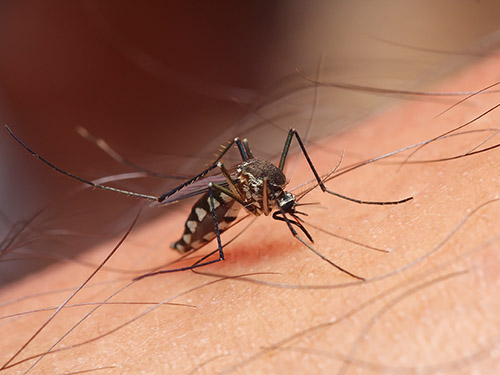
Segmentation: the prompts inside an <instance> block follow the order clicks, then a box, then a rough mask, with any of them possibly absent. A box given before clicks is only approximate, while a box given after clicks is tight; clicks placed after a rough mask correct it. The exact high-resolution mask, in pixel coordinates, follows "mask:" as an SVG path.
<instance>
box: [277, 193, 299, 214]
mask: <svg viewBox="0 0 500 375" xmlns="http://www.w3.org/2000/svg"><path fill="white" fill-rule="evenodd" d="M295 203H296V202H295V196H294V195H293V194H291V193H285V196H284V197H283V198H282V199H281V200H280V207H281V208H282V209H283V211H285V212H292V211H293V210H294V208H295Z"/></svg>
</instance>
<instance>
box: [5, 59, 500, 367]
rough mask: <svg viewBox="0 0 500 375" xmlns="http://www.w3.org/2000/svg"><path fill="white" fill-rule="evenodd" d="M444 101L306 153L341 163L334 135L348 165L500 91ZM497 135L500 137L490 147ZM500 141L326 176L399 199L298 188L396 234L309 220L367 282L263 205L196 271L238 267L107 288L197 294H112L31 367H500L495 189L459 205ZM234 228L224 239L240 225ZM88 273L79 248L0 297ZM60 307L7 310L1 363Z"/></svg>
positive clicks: (456, 82) (96, 256)
mask: <svg viewBox="0 0 500 375" xmlns="http://www.w3.org/2000/svg"><path fill="white" fill-rule="evenodd" d="M498 64H499V60H498V58H496V59H493V58H492V59H489V60H486V61H483V62H482V63H481V64H478V65H476V66H474V67H471V68H469V69H468V71H467V72H466V73H464V74H456V76H455V77H454V78H453V80H451V81H449V82H447V83H446V84H445V85H442V86H441V87H439V88H436V89H435V90H443V91H454V90H463V89H464V88H465V89H480V88H482V87H485V86H487V85H489V84H492V83H494V82H495V81H497V80H498V74H497V67H498ZM457 100H458V99H457ZM454 101H456V100H455V99H454ZM450 103H451V102H450V101H447V102H446V103H443V104H437V103H436V100H430V102H429V103H422V102H417V103H412V102H410V103H406V104H404V105H403V106H402V107H400V108H397V109H394V110H392V111H390V112H388V113H386V114H384V115H383V116H380V117H377V118H375V119H373V120H371V121H368V122H366V123H365V124H362V125H360V126H358V127H356V128H354V129H352V130H351V131H349V132H346V133H345V134H343V135H341V136H338V137H335V138H334V139H330V140H328V141H327V142H325V143H321V147H320V146H317V145H316V146H315V145H309V149H310V154H311V158H312V159H313V161H314V163H315V165H316V167H317V168H318V170H319V171H320V173H326V172H328V171H329V170H331V169H332V168H334V167H335V165H336V163H337V162H338V153H332V151H331V149H332V148H335V149H345V150H346V156H345V159H344V160H343V161H342V165H341V167H343V166H346V165H348V164H349V163H350V162H351V161H352V160H354V159H355V158H354V157H350V155H359V154H361V155H364V156H365V157H371V156H379V155H383V154H384V153H387V152H390V151H394V150H397V149H399V148H402V147H404V146H407V145H411V144H414V143H416V142H419V141H422V140H428V139H432V138H433V137H435V136H437V135H439V134H441V133H444V132H445V131H447V130H450V129H452V128H454V127H457V126H459V125H461V124H463V123H465V122H466V121H469V120H470V119H472V118H474V117H476V116H478V115H479V114H481V113H482V112H484V111H486V110H487V109H488V108H491V107H493V106H494V105H496V104H497V103H498V95H497V94H491V95H484V96H481V97H478V98H474V99H473V100H471V101H469V102H467V104H462V105H460V106H458V107H457V108H454V109H453V110H451V111H450V112H448V113H446V114H445V115H443V116H441V117H439V118H438V119H434V116H435V115H436V114H438V113H439V112H441V111H442V110H443V109H445V108H447V107H449V105H450ZM495 119H498V114H496V113H495V112H492V113H491V114H490V115H488V116H487V117H486V118H485V119H483V120H482V122H477V123H475V124H473V125H472V126H471V127H470V128H466V129H463V130H467V129H469V130H470V129H485V128H492V127H495V126H497V123H498V121H495ZM491 134H493V133H491V132H489V133H472V134H468V135H464V136H461V137H455V138H451V139H449V140H447V141H440V142H436V143H434V144H431V145H429V146H427V147H426V148H424V149H422V150H421V151H419V152H417V153H416V154H415V155H414V156H413V157H412V158H411V159H410V160H428V159H436V158H443V157H448V156H453V155H460V154H463V153H464V152H467V151H469V150H471V149H472V148H474V147H475V146H476V145H477V144H478V143H480V142H481V140H484V139H486V138H487V137H488V136H489V135H491ZM496 142H498V140H497V139H496V138H493V139H492V140H491V141H490V142H489V143H487V144H485V145H484V146H482V147H487V146H489V145H493V144H495V143H496ZM332 155H333V156H332ZM404 155H408V152H407V153H406V154H404ZM499 155H500V154H499V151H498V150H491V151H489V152H485V153H481V154H477V155H474V156H470V157H465V158H461V159H457V160H452V161H447V162H441V163H431V164H411V165H405V166H403V167H402V168H400V162H401V160H402V157H399V158H398V159H387V161H390V160H396V161H397V162H396V163H394V164H385V165H381V166H376V165H373V164H372V165H368V166H366V167H363V168H360V169H359V170H357V171H355V172H350V173H347V174H346V175H344V176H342V177H340V178H337V179H334V180H332V181H330V182H328V183H327V186H328V187H329V188H330V189H332V190H335V191H337V192H340V193H342V194H345V195H349V196H352V197H356V198H359V199H365V200H381V201H382V200H398V199H402V198H405V197H407V196H413V197H414V199H413V200H412V201H410V202H407V203H405V204H401V205H395V206H370V205H358V204H356V203H352V202H347V201H343V200H341V199H339V198H336V197H331V196H328V195H327V194H322V193H321V192H320V191H318V189H316V190H315V191H314V192H313V193H311V194H310V195H308V196H307V197H306V198H304V200H303V201H304V202H306V201H307V202H320V207H314V206H312V207H307V206H306V207H302V208H300V210H301V211H304V212H308V213H309V217H307V218H306V220H307V222H310V223H311V224H314V225H316V226H318V227H320V228H322V229H324V230H327V231H329V232H332V233H335V234H337V235H339V236H343V237H346V238H349V239H352V240H354V241H357V242H359V243H362V244H366V245H370V246H374V247H378V248H383V249H389V248H390V249H392V252H391V253H389V254H385V253H381V252H377V251H374V250H369V249H367V248H365V247H363V246H359V245H355V244H352V243H349V242H347V241H345V240H342V239H338V238H334V237H332V236H330V235H328V234H325V233H323V232H321V231H318V230H315V229H314V228H313V227H312V226H310V225H308V224H306V227H307V228H308V229H309V230H310V233H311V235H312V236H313V238H314V240H315V244H314V247H315V248H316V249H317V250H318V251H320V252H321V253H322V254H323V255H324V256H326V257H328V259H330V260H331V261H333V262H335V263H337V264H338V265H341V266H342V267H343V268H345V269H347V270H349V271H350V272H353V273H355V274H357V275H360V276H363V277H364V278H366V281H365V282H359V281H357V280H355V279H353V278H352V277H349V276H347V275H345V274H343V273H342V272H340V271H338V270H336V269H335V268H334V267H333V266H331V265H329V264H327V263H326V262H325V261H323V260H321V259H320V258H318V257H317V256H316V255H314V254H313V253H311V252H310V251H309V250H308V249H307V248H306V247H305V246H303V245H302V244H301V243H300V242H298V241H297V240H295V239H294V238H293V237H292V236H291V235H290V234H289V231H288V229H287V228H286V225H285V224H284V223H282V222H275V221H273V220H272V219H270V218H265V217H261V218H259V219H258V220H257V221H256V222H255V223H254V224H253V225H252V226H251V227H250V228H249V229H248V230H246V231H245V232H244V233H243V234H242V235H241V236H239V237H238V238H237V239H236V240H235V241H234V243H232V244H230V245H228V246H227V248H226V249H225V256H226V260H225V261H224V262H221V263H218V264H216V265H211V266H208V267H204V268H202V269H200V270H199V272H204V273H210V274H218V275H227V276H235V277H236V278H229V279H221V277H218V276H209V275H200V274H194V273H193V272H189V271H188V272H181V273H175V274H169V275H161V276H156V277H151V278H146V279H143V280H140V281H138V282H136V283H133V284H132V285H131V286H130V287H128V289H126V290H124V291H122V292H120V293H119V294H118V295H117V296H116V297H115V298H113V299H111V301H115V302H118V301H128V302H131V301H133V302H140V301H144V302H157V303H160V302H162V301H163V302H168V303H170V302H172V303H183V304H188V305H190V306H185V305H184V306H178V305H177V306H176V305H167V304H162V305H160V306H156V308H154V305H108V306H102V307H100V308H99V309H98V310H96V311H95V312H94V313H93V314H92V315H90V317H88V318H87V319H86V321H84V322H83V323H82V324H81V325H80V326H79V327H77V328H76V329H75V330H74V331H73V332H71V333H70V334H69V335H68V337H66V338H65V339H64V340H63V341H62V342H61V343H60V344H59V345H57V346H56V347H55V350H56V351H57V349H64V348H66V349H65V350H62V351H59V352H57V353H54V354H50V355H47V356H45V357H44V358H43V359H42V360H41V361H40V362H39V363H37V364H36V366H35V367H34V368H33V370H32V373H37V374H38V373H40V374H41V373H71V372H77V371H84V370H87V371H89V370H95V373H98V374H101V373H103V374H106V373H109V374H115V373H116V374H118V373H139V371H145V372H146V373H172V374H174V373H175V374H186V373H190V371H191V373H194V374H218V373H231V374H264V373H267V374H269V373H289V374H305V373H314V374H327V373H328V374H330V373H348V374H371V373H396V374H406V373H414V372H415V371H416V369H417V367H423V368H424V370H423V373H431V374H433V373H438V372H439V373H446V374H472V373H483V374H487V373H488V374H492V373H496V371H498V369H499V368H500V362H499V360H498V340H499V332H498V327H499V326H500V325H499V324H500V321H499V315H498V313H497V311H498V308H499V307H500V306H499V302H498V301H499V300H500V299H499V298H498V295H497V289H498V288H497V285H498V281H499V277H498V275H499V272H498V271H499V270H498V268H499V264H500V263H499V262H498V260H499V259H498V250H499V249H498V235H499V231H498V222H499V221H498V220H499V212H500V210H499V205H500V202H491V203H489V204H487V205H485V206H484V207H482V208H480V209H479V210H478V211H477V212H476V213H474V214H473V215H472V216H471V217H470V218H469V219H468V220H467V221H465V222H463V220H464V219H465V218H466V217H467V215H468V213H470V212H471V210H474V209H475V208H477V207H478V206H480V205H481V204H484V203H486V202H488V201H490V200H492V199H494V198H495V197H497V196H498V186H499V185H498V165H499V163H498V162H499V161H500V160H499V159H500V156H499ZM357 159H358V160H359V158H357ZM297 160H298V162H297V163H296V166H294V168H293V172H292V173H291V174H290V175H289V178H290V179H291V182H290V184H289V187H292V186H294V185H297V184H299V183H301V182H303V181H305V180H308V179H310V178H312V174H311V173H310V172H309V170H308V167H307V165H306V163H305V162H304V161H303V159H302V158H301V157H300V156H299V158H298V159H297ZM290 164H291V163H290ZM322 207H323V208H322ZM324 208H326V209H324ZM185 217H186V210H176V211H174V212H172V213H171V214H170V215H169V216H168V217H167V218H161V219H159V220H157V221H155V222H153V223H151V224H150V225H148V226H143V227H141V228H140V229H138V230H133V233H132V234H131V237H130V238H127V239H126V240H125V242H124V245H123V246H122V247H121V248H120V249H119V250H118V252H117V253H116V254H115V255H114V256H113V258H112V259H111V260H110V261H109V263H108V265H109V266H112V267H118V268H121V269H144V268H148V267H155V266H158V265H159V264H163V263H165V262H166V261H171V260H174V259H176V257H177V255H176V253H175V252H173V251H172V250H170V249H167V244H168V243H170V242H171V241H173V240H176V239H177V237H178V236H179V234H180V233H181V231H182V225H183V224H182V223H183V221H184V219H185ZM130 221H132V218H131V220H130ZM461 223H463V225H461ZM459 225H461V226H460V227H459ZM243 226H244V223H242V224H240V226H239V228H243ZM455 229H457V231H456V232H455V233H454V230H455ZM231 233H232V234H231ZM231 233H227V234H226V235H225V236H223V240H225V241H228V239H229V238H231V237H232V236H233V235H235V234H237V233H238V231H237V230H234V231H232V232H231ZM299 235H301V236H302V237H304V236H303V235H302V234H301V233H300V232H299ZM117 242H118V239H115V240H113V241H112V242H110V243H105V244H103V245H102V246H100V247H99V248H98V249H95V250H94V251H92V252H91V253H90V254H89V255H88V257H87V258H86V259H92V261H93V262H95V263H99V262H101V261H102V260H103V259H104V258H105V257H106V255H107V254H108V253H109V252H110V251H111V249H112V248H113V247H114V246H115V245H116V243H117ZM210 249H215V245H213V244H212V245H211V246H210ZM206 252H207V251H205V253H206ZM192 262H193V261H190V262H185V263H181V265H188V264H191V263H192ZM91 272H92V268H89V267H84V266H82V265H78V264H74V263H63V264H58V265H56V266H53V267H50V268H49V269H47V270H45V271H43V272H41V273H40V274H37V275H31V276H30V277H28V278H26V279H24V280H22V281H20V282H19V283H16V284H13V285H10V286H9V287H8V288H6V289H4V290H3V298H2V300H10V299H13V298H16V297H19V296H26V295H29V294H31V293H34V292H36V291H40V290H56V289H61V288H67V287H73V288H74V287H76V286H77V285H78V284H79V283H81V282H83V281H84V280H85V279H86V278H87V277H88V276H89V275H90V273H91ZM245 275H246V276H245ZM132 277H133V276H131V275H118V276H117V274H116V273H111V272H107V271H101V272H99V273H98V274H97V275H96V276H95V278H94V279H93V280H92V281H91V283H90V284H95V283H96V282H98V281H103V280H112V281H113V282H112V283H111V284H102V285H100V286H98V287H89V286H87V287H85V288H83V290H82V291H81V292H80V293H79V294H78V295H77V296H76V297H75V298H74V299H73V300H72V301H70V302H69V304H73V303H78V302H89V301H94V302H95V301H103V300H104V299H106V298H107V297H110V296H111V294H112V293H114V292H115V291H117V290H118V289H119V288H120V287H121V286H124V285H126V284H128V283H129V282H130V280H131V278H132ZM118 278H120V279H121V281H117V279H118ZM375 279H379V280H375ZM266 282H267V283H268V284H266ZM67 296H69V292H65V293H62V294H54V295H48V296H43V297H38V298H35V299H27V300H25V301H20V302H18V303H16V304H13V305H11V306H7V307H4V308H3V312H2V315H7V314H9V313H13V312H19V311H28V310H32V309H36V308H41V307H48V306H57V305H60V304H61V303H62V302H63V301H64V298H66V297H67ZM94 307H95V306H85V307H74V308H71V309H63V310H62V311H60V312H59V313H58V315H56V316H55V318H54V319H53V320H52V321H51V322H49V323H48V324H47V326H46V327H45V328H44V329H43V330H42V332H41V333H40V334H39V336H38V337H37V338H35V339H34V340H33V341H32V342H31V343H30V344H29V345H28V346H27V348H26V350H25V351H23V352H22V353H21V354H20V355H19V356H17V357H16V358H15V359H14V360H13V361H12V362H13V363H14V362H17V361H19V360H22V359H23V358H26V357H30V356H32V355H38V354H40V353H43V352H44V351H46V350H47V349H48V348H49V347H50V346H51V345H52V344H53V343H54V342H55V341H56V340H57V339H58V338H60V337H61V336H62V335H63V334H64V333H65V332H67V331H68V330H69V329H70V327H72V326H73V325H74V324H75V323H76V322H77V321H78V320H80V319H82V318H83V317H84V316H85V314H86V313H87V312H88V311H90V309H92V308H94ZM148 309H151V311H149V310H148ZM145 312H146V313H145ZM50 314H51V312H43V313H36V314H31V315H27V316H24V317H21V318H18V319H15V320H14V319H13V320H7V321H6V322H7V324H5V323H4V325H3V327H2V329H3V330H4V337H9V342H8V343H7V345H4V349H3V351H2V363H5V362H6V361H7V359H8V358H9V357H10V356H12V354H13V353H14V352H15V351H16V350H18V349H19V348H20V347H21V345H22V344H23V343H25V342H26V341H27V340H28V338H29V337H30V336H31V335H32V334H33V333H34V332H35V331H36V330H37V329H38V328H39V327H40V326H41V325H42V324H43V323H44V322H46V320H47V319H48V318H49V316H50ZM294 335H295V336H294ZM89 340H90V341H89ZM72 345H73V347H70V346H72ZM37 358H39V357H37ZM349 359H350V360H349ZM33 363H34V360H30V361H27V362H24V363H21V364H19V365H17V366H14V367H12V368H10V369H9V370H7V371H6V373H7V372H10V371H12V372H16V371H19V372H22V371H25V370H26V369H28V368H29V367H30V366H31V365H32V364H33Z"/></svg>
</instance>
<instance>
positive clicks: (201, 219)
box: [170, 190, 241, 253]
mask: <svg viewBox="0 0 500 375" xmlns="http://www.w3.org/2000/svg"><path fill="white" fill-rule="evenodd" d="M212 195H213V198H214V200H213V203H214V207H215V214H216V216H217V222H218V224H219V232H220V233H222V232H224V230H226V229H227V228H228V227H229V225H230V224H231V223H232V222H233V221H234V220H236V217H237V216H238V212H239V211H240V209H241V206H240V205H239V204H238V203H236V201H235V200H234V199H232V198H231V197H229V196H228V195H226V194H224V193H221V192H220V191H217V190H216V191H213V193H212ZM235 203H236V204H235ZM215 237H216V234H215V224H214V217H213V215H212V207H211V203H210V195H209V193H208V192H207V193H205V194H203V195H202V196H201V198H200V199H198V201H197V202H196V203H195V204H194V205H193V208H192V209H191V213H190V214H189V216H188V218H187V220H186V224H185V229H184V233H183V235H182V237H181V239H180V240H178V241H177V242H174V243H172V244H171V245H170V246H171V247H172V248H173V249H175V250H177V251H179V252H181V253H185V252H187V251H189V250H196V249H198V248H200V247H202V246H203V245H205V244H206V243H207V242H210V241H211V240H213V239H214V238H215Z"/></svg>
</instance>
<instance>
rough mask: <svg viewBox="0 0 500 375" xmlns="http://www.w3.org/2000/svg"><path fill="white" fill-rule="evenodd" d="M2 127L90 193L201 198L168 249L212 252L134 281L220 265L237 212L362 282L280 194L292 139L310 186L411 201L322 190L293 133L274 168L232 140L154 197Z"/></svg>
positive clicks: (289, 197)
mask: <svg viewBox="0 0 500 375" xmlns="http://www.w3.org/2000/svg"><path fill="white" fill-rule="evenodd" d="M5 128H6V129H7V131H8V132H9V133H10V135H11V136H12V137H13V138H14V139H15V140H16V141H17V142H18V143H19V144H20V145H21V146H22V147H23V148H24V149H26V150H27V151H28V152H29V153H31V155H32V156H34V157H36V158H38V159H39V160H41V161H42V162H43V163H45V164H46V165H48V166H49V167H51V168H52V169H54V170H56V171H57V172H59V173H62V174H64V175H66V176H68V177H71V178H73V179H76V180H78V181H80V182H83V183H85V184H87V185H90V186H92V187H94V188H98V189H103V190H108V191H112V192H115V193H119V194H124V195H128V196H132V197H137V198H141V199H146V200H150V201H154V202H157V204H158V205H165V204H170V203H174V202H177V201H180V200H183V199H186V198H188V197H193V196H197V195H200V194H201V197H200V198H199V199H198V200H197V201H196V202H195V203H194V205H193V207H192V209H191V212H190V214H189V216H188V218H187V220H186V222H185V225H184V227H185V228H184V232H183V234H182V236H181V238H180V239H179V240H178V241H176V242H174V243H172V244H171V247H172V248H173V249H174V250H177V251H178V252H179V253H181V254H186V253H188V252H195V251H196V250H199V249H200V248H201V247H203V246H204V245H206V244H207V243H209V242H211V241H212V240H213V239H214V238H215V239H216V240H217V250H215V251H213V252H211V253H209V254H208V255H205V256H204V257H202V258H201V259H199V260H198V261H196V262H195V263H194V264H192V265H190V266H187V267H181V268H176V269H167V270H160V271H154V272H151V273H147V274H144V275H141V276H139V277H137V278H136V279H135V280H139V279H142V278H145V277H149V276H153V275H158V274H163V273H170V272H179V271H185V270H192V269H195V268H199V267H203V266H207V265H209V264H213V263H217V262H220V261H223V260H224V259H225V258H224V250H223V248H224V246H223V244H222V240H221V234H222V233H223V232H224V231H226V230H227V229H228V228H229V227H230V226H231V224H233V223H234V222H235V221H236V218H237V216H238V213H239V212H240V210H241V209H242V208H243V209H244V210H245V211H246V212H247V213H248V214H250V215H254V216H260V215H262V214H264V215H265V216H269V215H271V216H272V218H273V219H274V220H278V221H282V222H284V223H286V225H287V227H288V229H289V230H290V232H291V234H292V235H293V236H294V237H295V238H296V239H297V240H299V241H300V242H301V243H302V244H304V245H306V246H307V247H308V248H309V249H311V250H312V251H313V252H314V253H316V254H317V255H319V256H320V257H321V258H322V259H323V260H325V261H327V262H328V263H329V264H331V265H332V266H334V267H335V268H337V269H338V270H339V271H341V272H343V273H345V274H347V275H349V276H351V277H353V278H355V279H359V280H364V278H362V277H360V276H357V275H355V274H353V273H351V272H349V271H348V270H346V269H344V268H342V267H340V266H338V265H336V264H335V263H333V262H332V261H330V260H329V259H327V258H325V257H323V256H322V255H321V254H320V253H319V252H317V251H316V250H315V249H314V248H313V247H312V246H311V245H310V244H311V243H314V240H313V238H312V236H311V235H310V234H309V232H308V231H307V229H306V228H305V227H304V225H303V224H302V220H301V219H300V215H306V214H305V213H303V212H300V211H298V210H297V207H298V205H299V203H298V200H297V198H296V196H295V195H294V194H293V193H291V192H289V191H286V190H285V188H286V185H287V182H288V181H287V178H286V176H285V174H284V173H283V169H284V167H285V162H286V159H287V156H288V152H289V150H290V146H291V143H292V141H293V139H294V138H295V139H296V141H297V143H298V145H299V147H300V150H301V152H302V154H303V155H304V158H305V159H306V161H307V164H308V165H309V168H310V169H311V171H312V173H313V175H314V178H315V180H316V185H317V186H319V187H320V189H321V190H322V191H323V192H324V193H328V194H331V195H334V196H336V197H339V198H342V199H346V200H348V201H351V202H355V203H358V204H374V205H396V204H401V203H405V202H408V201H409V200H412V199H413V197H408V198H405V199H401V200H398V201H388V202H374V201H364V200H359V199H355V198H350V197H347V196H344V195H342V194H339V193H336V192H334V191H331V190H329V189H327V188H326V186H325V184H324V180H323V179H321V177H320V175H319V174H318V172H317V171H316V168H315V167H314V165H313V163H312V161H311V158H310V157H309V154H308V152H307V150H306V148H305V146H304V143H303V141H302V139H301V138H300V135H299V133H298V132H297V131H296V130H295V129H290V130H289V131H288V135H287V137H286V140H285V144H284V146H283V149H282V151H281V157H280V160H279V164H278V165H277V166H276V165H274V164H273V163H271V162H269V161H267V160H263V159H258V158H255V157H254V156H253V154H252V151H251V149H250V145H249V142H248V140H247V139H243V140H240V138H238V137H236V138H234V139H233V140H232V141H230V142H229V143H228V145H227V146H226V147H225V148H224V149H223V150H222V151H221V152H220V154H219V156H218V157H217V158H216V159H215V161H214V162H213V163H212V164H211V165H210V166H208V167H207V168H206V169H204V170H203V171H201V172H200V173H198V174H197V175H195V176H194V177H191V178H189V179H188V180H186V181H185V182H183V183H181V184H180V185H179V186H177V187H175V188H173V189H172V190H170V191H168V192H167V193H164V194H162V195H158V196H156V195H148V194H141V193H136V192H133V191H128V190H122V189H118V188H114V187H111V186H107V185H102V184H98V183H94V182H92V181H89V180H86V179H84V178H81V177H78V176H76V175H74V174H72V173H69V172H66V171H64V170H62V169H60V168H58V167H57V166H55V165H54V164H52V163H51V162H49V161H48V160H46V159H45V158H43V157H42V156H40V155H39V154H37V153H36V152H34V151H33V150H31V148H29V147H28V146H27V145H26V144H24V143H23V142H22V141H21V140H20V139H19V138H18V137H17V136H16V135H15V134H14V133H13V132H12V130H11V129H10V128H9V127H8V126H7V125H6V126H5ZM233 147H236V149H237V150H238V151H239V154H240V156H241V160H242V161H241V163H240V164H238V165H237V166H236V167H235V168H234V169H232V172H230V171H229V170H228V169H227V168H226V166H225V165H224V163H223V162H222V159H223V157H224V156H225V155H226V154H227V152H228V151H229V150H230V149H232V148H233ZM215 169H218V170H219V171H220V172H221V174H220V175H215V176H207V175H208V174H209V172H211V171H212V170H215ZM200 186H201V187H200ZM295 228H298V229H299V230H300V231H301V232H302V233H303V234H304V235H305V236H306V237H307V239H308V241H309V243H308V242H307V241H305V240H304V239H303V238H302V237H301V236H300V235H299V232H297V230H296V229H295ZM216 253H218V258H217V259H212V260H207V259H208V258H209V257H210V256H212V255H214V254H216Z"/></svg>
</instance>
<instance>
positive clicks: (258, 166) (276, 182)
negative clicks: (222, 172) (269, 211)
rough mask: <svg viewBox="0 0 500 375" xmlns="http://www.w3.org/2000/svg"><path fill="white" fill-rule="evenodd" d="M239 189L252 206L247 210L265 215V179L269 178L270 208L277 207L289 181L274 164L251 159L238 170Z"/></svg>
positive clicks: (247, 207)
mask: <svg viewBox="0 0 500 375" xmlns="http://www.w3.org/2000/svg"><path fill="white" fill-rule="evenodd" d="M236 172H237V179H238V180H237V181H238V182H239V184H238V187H239V188H240V189H241V191H242V193H243V194H244V195H245V197H246V199H247V201H248V202H250V204H249V205H248V206H246V207H245V208H246V209H247V210H248V211H249V212H251V213H252V214H254V215H260V214H262V213H263V210H262V208H263V202H262V200H263V194H264V179H266V178H267V188H268V206H269V207H270V208H274V207H276V199H278V200H280V199H281V198H282V197H283V194H284V190H283V189H284V187H285V186H286V184H287V180H286V177H285V175H284V174H283V172H281V170H280V169H279V168H278V167H276V166H275V165H274V164H272V163H270V162H268V161H266V160H262V159H249V160H246V161H244V162H243V163H241V164H240V165H239V166H238V168H237V169H236Z"/></svg>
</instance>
